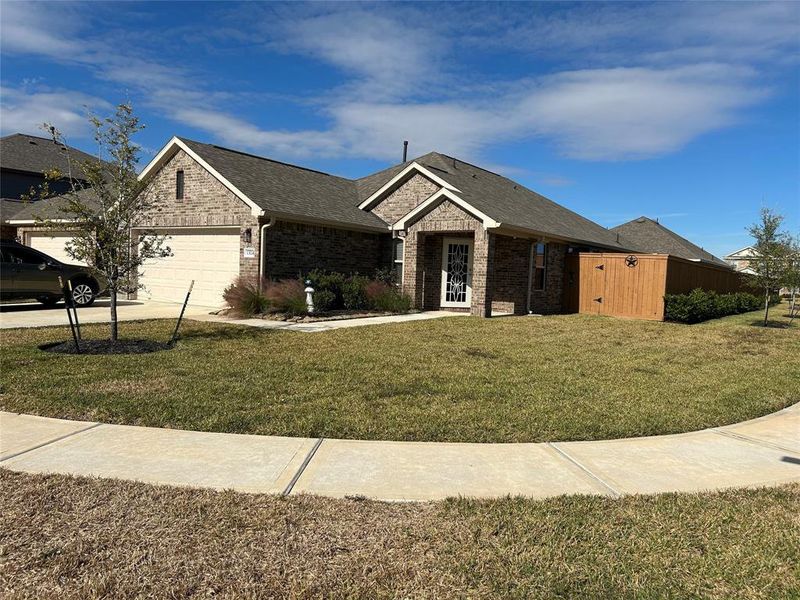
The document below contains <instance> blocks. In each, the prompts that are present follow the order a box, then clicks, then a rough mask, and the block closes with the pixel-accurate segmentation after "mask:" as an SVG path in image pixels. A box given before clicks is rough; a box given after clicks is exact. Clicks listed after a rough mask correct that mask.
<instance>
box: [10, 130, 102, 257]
mask: <svg viewBox="0 0 800 600" xmlns="http://www.w3.org/2000/svg"><path fill="white" fill-rule="evenodd" d="M67 150H69V160H67ZM87 160H97V159H96V158H95V157H93V156H91V155H89V154H86V153H85V152H82V151H81V150H78V149H77V148H72V147H67V146H64V145H63V144H57V143H55V142H54V141H53V140H51V139H47V138H42V137H37V136H34V135H27V134H23V133H15V134H13V135H8V136H5V137H3V138H0V196H2V199H1V200H0V227H1V228H2V231H1V232H0V234H1V235H2V237H3V238H4V239H18V240H19V241H21V242H23V243H25V244H27V245H29V246H32V247H34V248H36V249H37V250H41V251H42V252H45V253H46V254H49V255H51V256H53V257H54V258H56V259H59V260H63V261H66V262H75V261H74V260H72V259H70V258H69V257H68V256H67V254H66V252H65V251H64V243H65V242H66V241H67V240H69V239H70V237H71V236H70V234H69V232H68V228H67V227H65V231H61V232H57V231H46V232H45V231H42V230H41V229H37V228H35V227H34V223H35V217H36V216H42V217H57V215H58V212H57V207H58V205H59V204H60V203H63V202H64V199H63V198H59V197H57V196H56V197H54V198H49V199H47V200H36V201H26V200H23V199H22V197H23V196H25V195H27V194H29V193H30V191H31V189H33V190H34V191H36V190H38V187H39V186H40V185H41V184H43V183H44V182H45V175H44V173H45V171H49V170H51V169H54V168H56V169H58V170H59V171H60V172H61V173H62V174H63V175H64V177H62V178H61V179H60V180H58V181H55V182H51V183H50V184H49V187H50V191H51V192H53V193H56V194H62V193H64V192H66V191H68V190H69V189H70V187H71V182H70V177H69V176H70V175H71V177H72V180H73V181H74V182H75V183H78V184H79V185H82V184H84V183H85V182H84V179H83V173H82V171H81V168H80V164H81V163H83V162H85V161H87Z"/></svg>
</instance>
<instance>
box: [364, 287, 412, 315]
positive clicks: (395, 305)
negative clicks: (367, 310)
mask: <svg viewBox="0 0 800 600" xmlns="http://www.w3.org/2000/svg"><path fill="white" fill-rule="evenodd" d="M373 306H374V308H375V309H377V310H382V311H385V312H393V313H404V312H408V311H409V310H411V298H409V297H408V296H406V295H405V294H401V293H400V292H399V291H398V290H397V288H395V287H393V286H390V287H389V288H388V289H386V290H385V291H384V292H382V293H381V294H379V295H378V296H377V297H376V298H375V299H374V300H373Z"/></svg>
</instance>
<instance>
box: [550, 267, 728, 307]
mask: <svg viewBox="0 0 800 600" xmlns="http://www.w3.org/2000/svg"><path fill="white" fill-rule="evenodd" d="M565 270H566V272H565V274H564V311H565V312H579V313H585V314H593V315H610V316H615V317H632V318H636V319H652V320H656V321H662V320H663V319H664V295H665V294H682V293H685V292H689V291H691V290H693V289H695V288H703V289H705V290H714V291H716V292H719V293H721V294H724V293H728V292H737V291H739V290H740V289H741V277H740V275H739V274H738V273H736V272H735V271H733V270H732V269H727V268H725V267H721V266H720V267H717V266H714V265H709V264H708V263H699V262H694V261H691V260H685V259H683V258H678V257H676V256H670V255H668V254H619V253H603V254H595V253H584V252H582V253H580V254H574V255H570V256H567V259H566V264H565Z"/></svg>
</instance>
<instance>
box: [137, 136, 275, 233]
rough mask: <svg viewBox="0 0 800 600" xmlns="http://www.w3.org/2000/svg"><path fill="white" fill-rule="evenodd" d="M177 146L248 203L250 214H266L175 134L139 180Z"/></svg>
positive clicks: (170, 155) (154, 168)
mask: <svg viewBox="0 0 800 600" xmlns="http://www.w3.org/2000/svg"><path fill="white" fill-rule="evenodd" d="M176 148H180V149H181V150H183V151H184V152H186V154H188V155H189V156H190V157H191V158H192V159H193V160H195V161H196V162H197V163H198V164H199V165H200V166H201V167H203V168H204V169H205V170H206V171H208V172H209V173H211V175H213V176H214V177H215V178H216V179H217V180H218V181H219V182H220V183H221V184H222V185H224V186H225V187H226V188H228V189H229V190H230V191H231V192H233V193H234V194H235V195H236V196H237V197H238V198H239V199H240V200H242V202H244V203H245V204H247V206H249V207H250V214H251V215H253V216H254V217H261V216H263V215H264V209H263V208H261V207H260V206H259V205H258V204H256V203H255V202H253V201H252V200H251V199H250V198H248V197H247V195H246V194H245V193H244V192H242V190H240V189H239V188H237V187H236V186H235V185H233V184H232V183H231V182H230V181H228V180H227V179H225V177H223V176H222V174H221V173H219V171H217V170H216V169H214V167H212V166H211V165H210V164H208V163H207V162H206V161H204V160H203V159H202V158H201V157H200V155H199V154H197V153H196V152H195V151H194V150H192V149H191V148H189V146H187V145H186V144H185V143H184V142H183V140H181V139H180V138H179V137H177V136H173V137H172V139H171V140H170V141H169V142H167V144H166V145H165V146H164V147H163V148H162V149H161V151H160V152H159V153H158V154H156V155H155V157H154V158H153V160H151V161H150V162H149V163H148V164H147V166H146V167H145V168H144V170H143V171H142V172H141V173H140V174H139V180H140V181H141V180H142V179H144V178H145V177H147V176H148V175H149V174H150V173H151V172H152V171H154V170H156V169H158V168H160V167H161V166H162V165H163V164H164V163H165V162H166V161H167V160H169V158H171V157H172V152H173V151H175V150H176Z"/></svg>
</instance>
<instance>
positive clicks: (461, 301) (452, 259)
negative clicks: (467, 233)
mask: <svg viewBox="0 0 800 600" xmlns="http://www.w3.org/2000/svg"><path fill="white" fill-rule="evenodd" d="M471 300H472V240H471V239H465V238H445V239H444V244H443V245H442V298H441V306H442V307H443V308H469V304H470V301H471Z"/></svg>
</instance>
